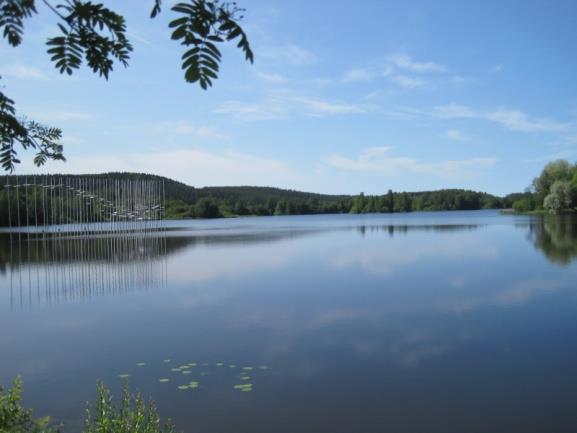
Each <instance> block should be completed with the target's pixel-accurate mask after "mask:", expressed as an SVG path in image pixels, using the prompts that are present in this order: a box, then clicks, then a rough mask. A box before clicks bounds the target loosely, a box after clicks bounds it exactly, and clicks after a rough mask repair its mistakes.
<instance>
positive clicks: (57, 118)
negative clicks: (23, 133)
mask: <svg viewBox="0 0 577 433" xmlns="http://www.w3.org/2000/svg"><path fill="white" fill-rule="evenodd" d="M24 114H25V115H26V116H29V117H30V118H31V119H33V120H37V121H40V122H47V123H50V122H71V121H79V120H93V119H94V116H93V115H92V114H89V113H83V112H80V111H57V110H56V111H24Z"/></svg>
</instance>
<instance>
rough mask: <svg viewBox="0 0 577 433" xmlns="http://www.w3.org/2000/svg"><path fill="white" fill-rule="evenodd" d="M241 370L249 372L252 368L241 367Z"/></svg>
mask: <svg viewBox="0 0 577 433" xmlns="http://www.w3.org/2000/svg"><path fill="white" fill-rule="evenodd" d="M242 369H243V370H246V371H251V370H254V367H242Z"/></svg>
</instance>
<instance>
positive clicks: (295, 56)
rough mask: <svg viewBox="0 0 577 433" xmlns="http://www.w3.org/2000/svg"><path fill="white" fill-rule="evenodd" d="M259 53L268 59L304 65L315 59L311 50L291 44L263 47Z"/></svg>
mask: <svg viewBox="0 0 577 433" xmlns="http://www.w3.org/2000/svg"><path fill="white" fill-rule="evenodd" d="M259 55H261V56H262V57H265V58H269V59H275V60H281V61H283V62H286V63H289V64H291V65H305V64H309V63H313V62H315V61H316V60H317V56H316V55H315V54H314V53H313V52H312V51H309V50H307V49H305V48H302V47H298V46H296V45H293V44H289V45H285V46H279V47H274V48H268V49H263V50H261V52H260V53H259Z"/></svg>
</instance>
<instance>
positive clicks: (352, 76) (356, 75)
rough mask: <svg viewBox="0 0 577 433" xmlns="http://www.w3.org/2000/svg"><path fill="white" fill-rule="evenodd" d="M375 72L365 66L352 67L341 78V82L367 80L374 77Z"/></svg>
mask: <svg viewBox="0 0 577 433" xmlns="http://www.w3.org/2000/svg"><path fill="white" fill-rule="evenodd" d="M375 76H376V74H375V73H374V71H371V70H370V69H367V68H352V69H349V70H348V71H347V72H346V73H345V74H344V75H343V78H342V80H341V81H342V82H343V83H351V82H355V81H369V80H372V79H373V78H375Z"/></svg>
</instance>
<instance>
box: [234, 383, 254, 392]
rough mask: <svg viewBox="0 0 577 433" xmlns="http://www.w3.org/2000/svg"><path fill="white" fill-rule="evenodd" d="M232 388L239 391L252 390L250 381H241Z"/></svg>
mask: <svg viewBox="0 0 577 433" xmlns="http://www.w3.org/2000/svg"><path fill="white" fill-rule="evenodd" d="M233 388H234V389H236V390H238V391H241V392H251V391H252V383H241V384H238V385H234V387H233Z"/></svg>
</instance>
